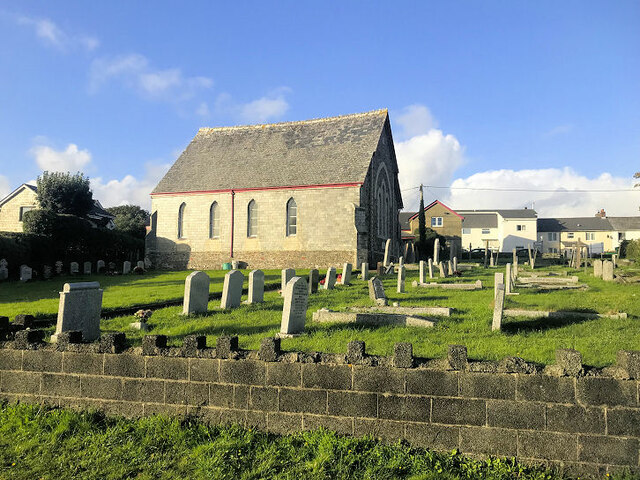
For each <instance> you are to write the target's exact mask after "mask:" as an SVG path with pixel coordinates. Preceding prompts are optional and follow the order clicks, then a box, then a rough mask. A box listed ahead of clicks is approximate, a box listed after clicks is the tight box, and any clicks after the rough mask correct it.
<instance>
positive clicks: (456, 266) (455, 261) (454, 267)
mask: <svg viewBox="0 0 640 480" xmlns="http://www.w3.org/2000/svg"><path fill="white" fill-rule="evenodd" d="M453 271H454V272H457V271H458V257H453Z"/></svg>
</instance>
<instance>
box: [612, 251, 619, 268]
mask: <svg viewBox="0 0 640 480" xmlns="http://www.w3.org/2000/svg"><path fill="white" fill-rule="evenodd" d="M611 261H612V262H613V268H618V254H617V253H614V254H613V255H611Z"/></svg>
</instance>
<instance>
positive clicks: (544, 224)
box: [538, 217, 613, 232]
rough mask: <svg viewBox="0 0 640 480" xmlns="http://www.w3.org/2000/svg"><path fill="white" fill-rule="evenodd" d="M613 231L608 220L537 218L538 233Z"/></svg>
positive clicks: (599, 218)
mask: <svg viewBox="0 0 640 480" xmlns="http://www.w3.org/2000/svg"><path fill="white" fill-rule="evenodd" d="M607 230H613V228H612V227H611V223H609V219H608V218H601V217H572V218H539V219H538V231H539V232H591V231H607Z"/></svg>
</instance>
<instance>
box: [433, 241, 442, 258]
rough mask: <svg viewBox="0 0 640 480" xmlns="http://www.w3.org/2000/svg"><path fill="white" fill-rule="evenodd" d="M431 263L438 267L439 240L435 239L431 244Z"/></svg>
mask: <svg viewBox="0 0 640 480" xmlns="http://www.w3.org/2000/svg"><path fill="white" fill-rule="evenodd" d="M433 263H435V264H436V265H438V264H439V263H440V239H439V238H436V239H435V241H434V242H433Z"/></svg>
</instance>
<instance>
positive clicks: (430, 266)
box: [428, 258, 433, 278]
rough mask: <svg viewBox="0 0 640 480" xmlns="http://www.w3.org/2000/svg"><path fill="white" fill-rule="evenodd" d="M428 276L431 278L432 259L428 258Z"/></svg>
mask: <svg viewBox="0 0 640 480" xmlns="http://www.w3.org/2000/svg"><path fill="white" fill-rule="evenodd" d="M428 262H429V278H433V260H432V259H431V258H429V261H428Z"/></svg>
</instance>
